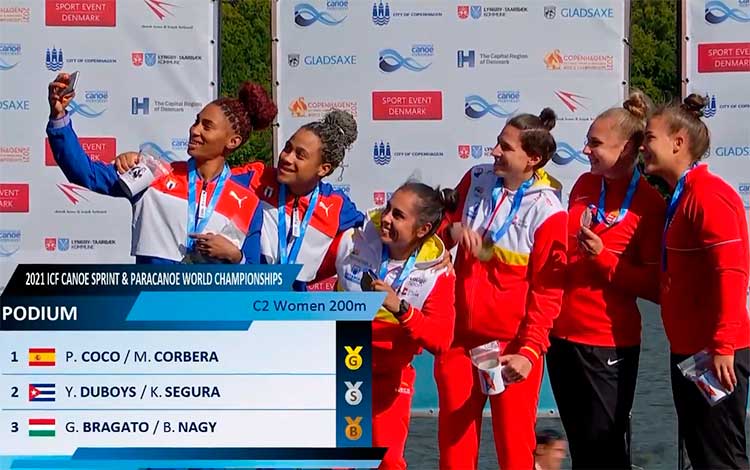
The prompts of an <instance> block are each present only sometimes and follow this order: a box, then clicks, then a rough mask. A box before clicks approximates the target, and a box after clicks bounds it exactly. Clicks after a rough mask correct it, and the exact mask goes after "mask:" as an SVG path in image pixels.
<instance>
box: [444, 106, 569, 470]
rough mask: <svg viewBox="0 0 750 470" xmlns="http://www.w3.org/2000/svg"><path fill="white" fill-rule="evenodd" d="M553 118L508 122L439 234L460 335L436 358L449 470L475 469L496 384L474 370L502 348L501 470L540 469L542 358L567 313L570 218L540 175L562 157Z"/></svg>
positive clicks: (496, 417) (463, 185) (464, 183)
mask: <svg viewBox="0 0 750 470" xmlns="http://www.w3.org/2000/svg"><path fill="white" fill-rule="evenodd" d="M555 119H556V118H555V113H554V111H552V110H551V109H549V108H545V109H544V110H542V112H541V114H540V115H539V116H534V115H531V114H521V115H518V116H515V117H513V118H512V119H510V120H508V122H507V124H506V125H505V127H504V128H503V130H502V132H501V133H500V135H498V137H497V145H496V146H495V148H494V149H493V150H492V156H493V157H494V158H495V162H494V164H493V165H478V166H475V167H474V168H472V169H471V170H469V171H468V172H467V173H466V175H465V176H464V177H463V179H462V180H461V182H460V183H459V185H458V187H457V192H458V198H459V199H458V208H457V210H456V211H453V212H450V213H449V214H448V215H447V222H448V224H447V226H446V228H445V229H444V231H443V232H441V233H445V234H446V236H447V237H450V238H449V240H450V242H449V245H452V244H456V243H457V244H458V253H457V255H456V264H455V266H456V286H457V289H456V313H457V318H456V337H455V340H454V341H453V344H452V345H451V347H450V349H448V350H447V351H445V352H444V353H441V354H439V355H438V356H436V358H435V379H436V381H437V385H438V398H439V404H440V414H439V417H438V441H439V445H440V468H441V469H443V470H446V469H456V470H458V469H460V470H468V469H476V468H477V459H478V451H479V440H480V431H481V427H482V410H483V409H484V405H485V403H486V402H487V399H488V394H487V390H484V389H483V384H486V383H490V387H489V388H491V389H492V390H493V393H496V392H497V391H498V390H499V386H495V384H494V380H493V381H492V382H490V381H488V380H487V375H485V373H484V372H485V371H484V370H483V371H479V370H478V369H477V367H476V366H475V365H474V364H473V363H472V362H473V361H472V357H473V356H474V354H473V352H472V351H477V349H479V350H482V351H486V350H490V349H491V348H490V346H491V345H496V344H498V343H499V346H500V348H502V353H501V355H500V356H499V357H498V358H497V362H499V363H500V364H501V365H502V375H503V376H504V379H505V380H504V382H505V384H507V387H506V388H505V390H504V391H502V392H501V393H499V394H492V395H491V396H489V400H490V405H491V407H492V427H493V435H494V440H495V449H496V451H497V457H498V462H499V463H500V467H501V468H503V469H521V468H524V469H530V468H533V467H534V448H535V446H536V434H535V429H534V425H535V422H536V412H537V402H538V399H539V388H540V386H541V382H542V369H543V364H544V358H543V355H544V353H545V351H546V349H547V346H548V342H549V339H548V336H549V330H550V328H551V327H552V321H553V319H554V318H555V317H556V316H557V315H558V313H559V312H560V303H561V301H562V294H563V283H564V276H565V272H564V271H565V260H566V240H567V213H566V212H565V210H564V209H563V207H562V205H561V204H560V201H559V199H558V198H557V196H556V195H555V189H554V188H552V187H551V186H550V185H549V183H548V182H546V181H545V180H544V179H543V178H542V177H541V175H540V174H539V173H538V170H539V169H541V168H542V167H543V166H544V165H545V164H546V163H547V162H548V161H549V160H550V159H551V158H552V155H553V154H554V152H555V149H556V143H555V139H554V138H553V137H552V134H551V133H550V130H551V129H552V128H553V127H554V125H555ZM448 234H449V235H448ZM444 238H445V237H444ZM479 372H482V375H481V382H482V383H480V375H479ZM498 378H499V377H498Z"/></svg>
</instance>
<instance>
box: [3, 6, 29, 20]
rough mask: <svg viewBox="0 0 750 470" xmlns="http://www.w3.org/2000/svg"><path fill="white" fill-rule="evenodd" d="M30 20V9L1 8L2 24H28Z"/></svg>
mask: <svg viewBox="0 0 750 470" xmlns="http://www.w3.org/2000/svg"><path fill="white" fill-rule="evenodd" d="M30 19H31V8H29V7H0V23H28V22H29V20H30Z"/></svg>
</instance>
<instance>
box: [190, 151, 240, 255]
mask: <svg viewBox="0 0 750 470" xmlns="http://www.w3.org/2000/svg"><path fill="white" fill-rule="evenodd" d="M228 177H229V166H228V165H226V164H225V165H224V169H223V170H221V174H220V175H219V178H218V179H217V180H216V188H214V193H213V195H212V196H211V199H210V200H208V192H207V191H206V184H205V180H204V183H203V187H202V188H201V195H200V201H198V200H197V198H196V195H195V193H196V191H195V186H196V185H197V183H198V170H196V168H195V160H194V159H192V158H191V159H190V160H188V211H187V212H188V213H187V234H188V237H187V241H186V242H185V246H186V247H187V250H188V251H192V249H193V247H194V246H195V240H193V239H192V238H190V234H192V233H202V232H203V229H205V228H206V225H207V224H208V221H209V220H210V219H211V216H212V215H213V213H214V209H216V204H217V203H218V202H219V198H220V197H221V192H222V191H223V190H224V183H226V181H227V178H228ZM196 205H197V206H198V207H197V212H196Z"/></svg>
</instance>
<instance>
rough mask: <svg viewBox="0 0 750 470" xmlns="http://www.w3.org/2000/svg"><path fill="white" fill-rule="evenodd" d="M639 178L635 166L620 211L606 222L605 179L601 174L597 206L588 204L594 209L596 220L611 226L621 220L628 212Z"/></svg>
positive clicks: (639, 173) (638, 172) (639, 175)
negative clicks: (600, 187)
mask: <svg viewBox="0 0 750 470" xmlns="http://www.w3.org/2000/svg"><path fill="white" fill-rule="evenodd" d="M640 178H641V172H640V171H639V170H638V168H636V169H635V170H633V177H632V178H630V183H629V184H628V190H627V192H626V193H625V199H623V201H622V205H621V206H620V211H619V212H618V213H617V217H616V218H615V220H613V221H612V223H609V222H607V217H606V209H605V201H606V200H607V188H606V185H605V179H606V178H604V177H603V176H602V189H601V191H600V192H599V206H598V207H594V206H593V205H591V206H589V208H591V209H594V213H595V214H596V215H595V217H596V221H597V222H598V223H600V224H604V225H608V226H612V225H615V224H617V223H619V222H621V221H622V219H624V218H625V216H626V215H627V214H628V210H629V209H630V204H632V203H633V195H634V194H635V190H636V188H637V187H638V181H639V180H640Z"/></svg>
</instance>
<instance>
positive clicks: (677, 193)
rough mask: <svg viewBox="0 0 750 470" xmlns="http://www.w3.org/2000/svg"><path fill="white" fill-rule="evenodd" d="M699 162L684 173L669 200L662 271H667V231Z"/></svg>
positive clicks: (662, 242) (663, 238)
mask: <svg viewBox="0 0 750 470" xmlns="http://www.w3.org/2000/svg"><path fill="white" fill-rule="evenodd" d="M697 164H698V162H695V163H693V164H692V165H690V167H689V168H688V169H687V170H685V171H683V172H682V175H681V176H680V179H678V180H677V185H676V186H675V187H674V192H673V193H672V198H671V199H670V200H669V206H667V217H666V219H665V220H664V231H663V232H662V236H661V270H662V271H666V270H667V230H668V229H669V226H670V225H671V224H672V219H673V218H674V215H675V213H676V212H677V205H678V204H679V203H680V197H681V196H682V192H683V191H684V190H685V180H686V179H687V175H688V173H690V172H691V171H692V170H693V168H695V167H696V165H697Z"/></svg>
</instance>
